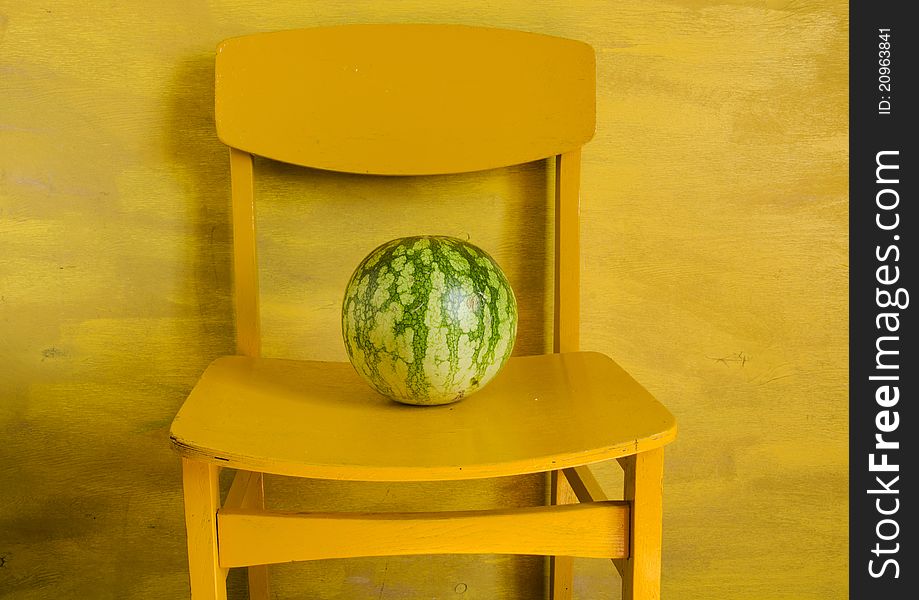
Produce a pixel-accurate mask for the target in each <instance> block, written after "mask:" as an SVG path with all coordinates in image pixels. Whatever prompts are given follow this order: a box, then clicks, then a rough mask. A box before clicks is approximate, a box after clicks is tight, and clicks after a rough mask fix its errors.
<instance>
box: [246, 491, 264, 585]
mask: <svg viewBox="0 0 919 600" xmlns="http://www.w3.org/2000/svg"><path fill="white" fill-rule="evenodd" d="M257 477H258V481H257V483H256V487H255V495H254V496H253V497H252V498H251V500H250V501H249V502H247V505H248V506H247V508H260V509H264V508H265V481H264V476H263V475H262V474H261V473H259V474H258V475H257ZM250 502H251V505H249V504H250ZM248 571H249V600H269V598H268V565H255V566H252V567H249V569H248Z"/></svg>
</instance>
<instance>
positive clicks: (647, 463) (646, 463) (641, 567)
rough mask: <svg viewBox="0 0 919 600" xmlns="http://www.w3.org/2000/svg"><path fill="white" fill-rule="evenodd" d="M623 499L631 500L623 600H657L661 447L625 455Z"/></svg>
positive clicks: (659, 553)
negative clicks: (629, 538)
mask: <svg viewBox="0 0 919 600" xmlns="http://www.w3.org/2000/svg"><path fill="white" fill-rule="evenodd" d="M619 463H620V464H621V465H622V469H623V471H625V499H626V500H628V501H630V502H631V503H632V523H631V532H632V533H631V536H630V537H631V544H630V549H629V558H628V559H626V560H624V561H622V563H621V564H622V566H623V568H622V599H623V600H659V599H660V596H661V537H662V532H663V528H662V523H661V521H662V519H663V487H662V484H663V476H664V449H663V448H657V449H654V450H649V451H647V452H641V453H639V454H635V455H632V456H627V457H625V458H620V459H619Z"/></svg>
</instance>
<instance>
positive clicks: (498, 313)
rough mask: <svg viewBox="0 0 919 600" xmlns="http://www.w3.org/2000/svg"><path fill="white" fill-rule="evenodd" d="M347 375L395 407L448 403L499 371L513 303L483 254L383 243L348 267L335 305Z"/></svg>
mask: <svg viewBox="0 0 919 600" xmlns="http://www.w3.org/2000/svg"><path fill="white" fill-rule="evenodd" d="M342 335H343V337H344V341H345V348H346V349H347V351H348V357H349V358H350V360H351V364H352V365H354V368H355V369H356V370H357V372H358V373H360V375H361V376H363V378H364V379H366V380H367V382H368V383H369V384H370V385H371V386H372V387H373V388H374V389H376V390H377V391H378V392H380V393H381V394H383V395H384V396H388V397H389V398H392V399H393V400H396V401H398V402H402V403H404V404H415V405H436V404H448V403H450V402H456V401H457V400H460V399H462V398H464V397H467V396H469V395H470V394H472V393H473V392H475V391H476V390H479V389H481V388H482V386H484V385H485V384H486V383H488V382H489V381H490V380H491V379H492V378H493V377H494V376H495V375H496V374H497V373H498V371H500V370H501V368H502V367H503V366H504V364H505V362H506V361H507V359H508V357H509V356H510V354H511V351H512V350H513V347H514V340H515V338H516V335H517V300H516V298H515V297H514V292H513V290H512V289H511V286H510V284H509V283H508V281H507V278H506V277H505V275H504V273H503V272H502V271H501V268H500V267H499V266H498V264H497V263H496V262H495V260H494V259H493V258H492V257H491V256H489V255H488V253H486V252H485V251H484V250H482V249H480V248H478V247H476V246H474V245H473V244H470V243H469V242H466V241H463V240H460V239H457V238H452V237H444V236H414V237H405V238H399V239H396V240H392V241H390V242H387V243H385V244H383V245H382V246H380V247H378V248H377V249H375V250H374V251H373V252H371V253H370V254H369V255H368V256H367V257H366V258H365V259H364V260H363V261H361V263H360V264H359V265H358V267H357V269H356V270H355V271H354V274H353V275H352V276H351V279H350V281H349V282H348V286H347V288H346V290H345V298H344V302H343V303H342Z"/></svg>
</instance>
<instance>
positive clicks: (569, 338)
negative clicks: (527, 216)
mask: <svg viewBox="0 0 919 600" xmlns="http://www.w3.org/2000/svg"><path fill="white" fill-rule="evenodd" d="M580 171H581V150H580V148H578V149H576V150H572V151H570V152H565V153H563V154H559V155H558V156H557V157H556V160H555V336H554V343H553V350H554V351H555V352H575V351H577V350H578V346H579V342H580V291H579V284H580V224H579V221H578V219H579V211H580V208H579V204H580V198H579V191H580V190H579V185H578V184H579V181H580V174H581V173H580Z"/></svg>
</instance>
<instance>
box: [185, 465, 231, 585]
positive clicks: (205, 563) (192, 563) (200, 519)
mask: <svg viewBox="0 0 919 600" xmlns="http://www.w3.org/2000/svg"><path fill="white" fill-rule="evenodd" d="M219 474H220V467H219V466H217V465H214V464H211V463H206V462H202V461H197V460H192V459H188V458H183V459H182V485H183V489H184V493H185V531H186V536H187V538H188V574H189V579H190V582H191V597H192V600H226V598H227V586H226V574H227V570H226V569H222V568H221V567H220V564H219V562H218V559H217V510H218V509H219V508H220V485H219V481H218V475H219Z"/></svg>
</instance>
